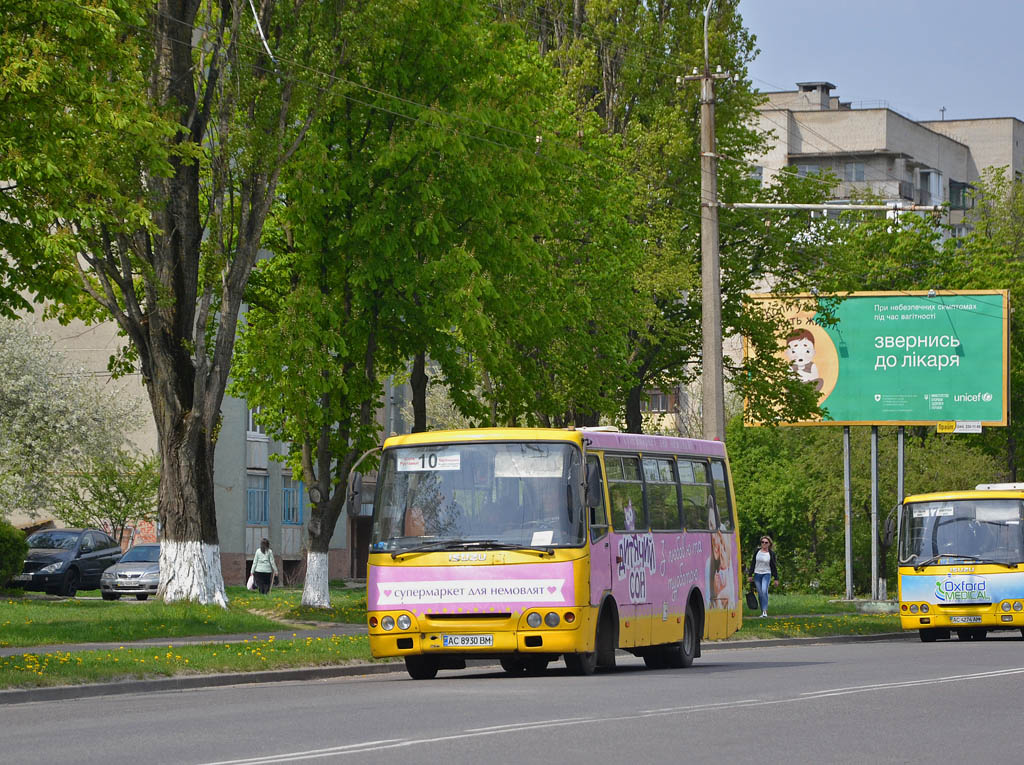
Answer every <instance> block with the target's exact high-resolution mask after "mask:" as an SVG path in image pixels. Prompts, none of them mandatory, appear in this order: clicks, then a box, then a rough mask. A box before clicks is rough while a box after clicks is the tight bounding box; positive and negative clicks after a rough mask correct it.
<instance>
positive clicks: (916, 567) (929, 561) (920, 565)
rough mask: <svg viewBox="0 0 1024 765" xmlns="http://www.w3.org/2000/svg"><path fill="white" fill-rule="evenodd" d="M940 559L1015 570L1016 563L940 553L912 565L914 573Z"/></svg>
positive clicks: (975, 556)
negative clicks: (958, 560)
mask: <svg viewBox="0 0 1024 765" xmlns="http://www.w3.org/2000/svg"><path fill="white" fill-rule="evenodd" d="M942 558H960V559H961V560H972V561H974V562H975V563H990V564H992V565H994V566H1005V567H1006V568H1017V564H1016V563H1008V562H1006V561H1002V560H995V559H993V558H979V557H978V556H977V555H965V554H961V553H942V554H941V555H933V556H932V557H930V558H928V559H927V560H923V561H919V562H917V563H915V564H914V571H920V570H921V569H923V568H924V567H925V566H930V565H931V564H933V563H935V562H936V561H938V560H940V559H942Z"/></svg>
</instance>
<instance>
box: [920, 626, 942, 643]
mask: <svg viewBox="0 0 1024 765" xmlns="http://www.w3.org/2000/svg"><path fill="white" fill-rule="evenodd" d="M917 634H918V635H919V636H920V638H921V642H922V643H934V642H935V641H936V640H938V639H939V631H938V630H936V629H927V630H918V631H917Z"/></svg>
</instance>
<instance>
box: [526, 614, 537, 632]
mask: <svg viewBox="0 0 1024 765" xmlns="http://www.w3.org/2000/svg"><path fill="white" fill-rule="evenodd" d="M526 623H527V624H529V625H530V626H531V627H533V628H534V629H536V628H537V627H539V626H540V614H538V613H537V612H536V611H531V612H530V613H528V614H527V615H526Z"/></svg>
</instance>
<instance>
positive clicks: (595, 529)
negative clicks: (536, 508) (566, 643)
mask: <svg viewBox="0 0 1024 765" xmlns="http://www.w3.org/2000/svg"><path fill="white" fill-rule="evenodd" d="M587 474H588V475H590V476H596V477H597V483H598V485H597V487H596V488H593V487H592V489H591V492H590V494H591V497H592V498H593V499H594V500H595V501H597V502H598V503H599V504H597V505H596V506H595V507H588V508H587V512H588V513H589V514H590V517H589V523H590V605H592V606H595V607H597V606H600V605H601V598H602V597H603V596H604V593H606V592H609V591H611V589H612V563H611V541H610V540H611V536H610V535H609V533H608V509H607V507H606V506H605V499H604V479H603V478H602V476H603V472H602V470H601V460H600V459H599V458H598V456H597V455H596V454H589V455H587ZM595 618H597V616H596V614H595Z"/></svg>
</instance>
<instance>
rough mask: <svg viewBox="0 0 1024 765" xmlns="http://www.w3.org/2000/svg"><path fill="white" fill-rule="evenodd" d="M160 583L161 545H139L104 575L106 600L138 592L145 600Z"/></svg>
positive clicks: (103, 590) (102, 581)
mask: <svg viewBox="0 0 1024 765" xmlns="http://www.w3.org/2000/svg"><path fill="white" fill-rule="evenodd" d="M159 584H160V545H135V546H134V547H130V548H128V551H127V552H126V553H125V554H124V555H122V556H121V559H120V560H119V561H118V562H117V563H115V564H114V565H113V566H111V567H110V568H108V569H107V570H106V571H104V572H103V575H102V576H101V577H100V594H101V595H102V596H103V599H104V600H117V599H118V598H120V597H121V596H122V595H134V596H135V597H136V598H137V599H138V600H145V599H146V598H148V597H149V596H150V595H155V594H156V588H157V586H158V585H159Z"/></svg>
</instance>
